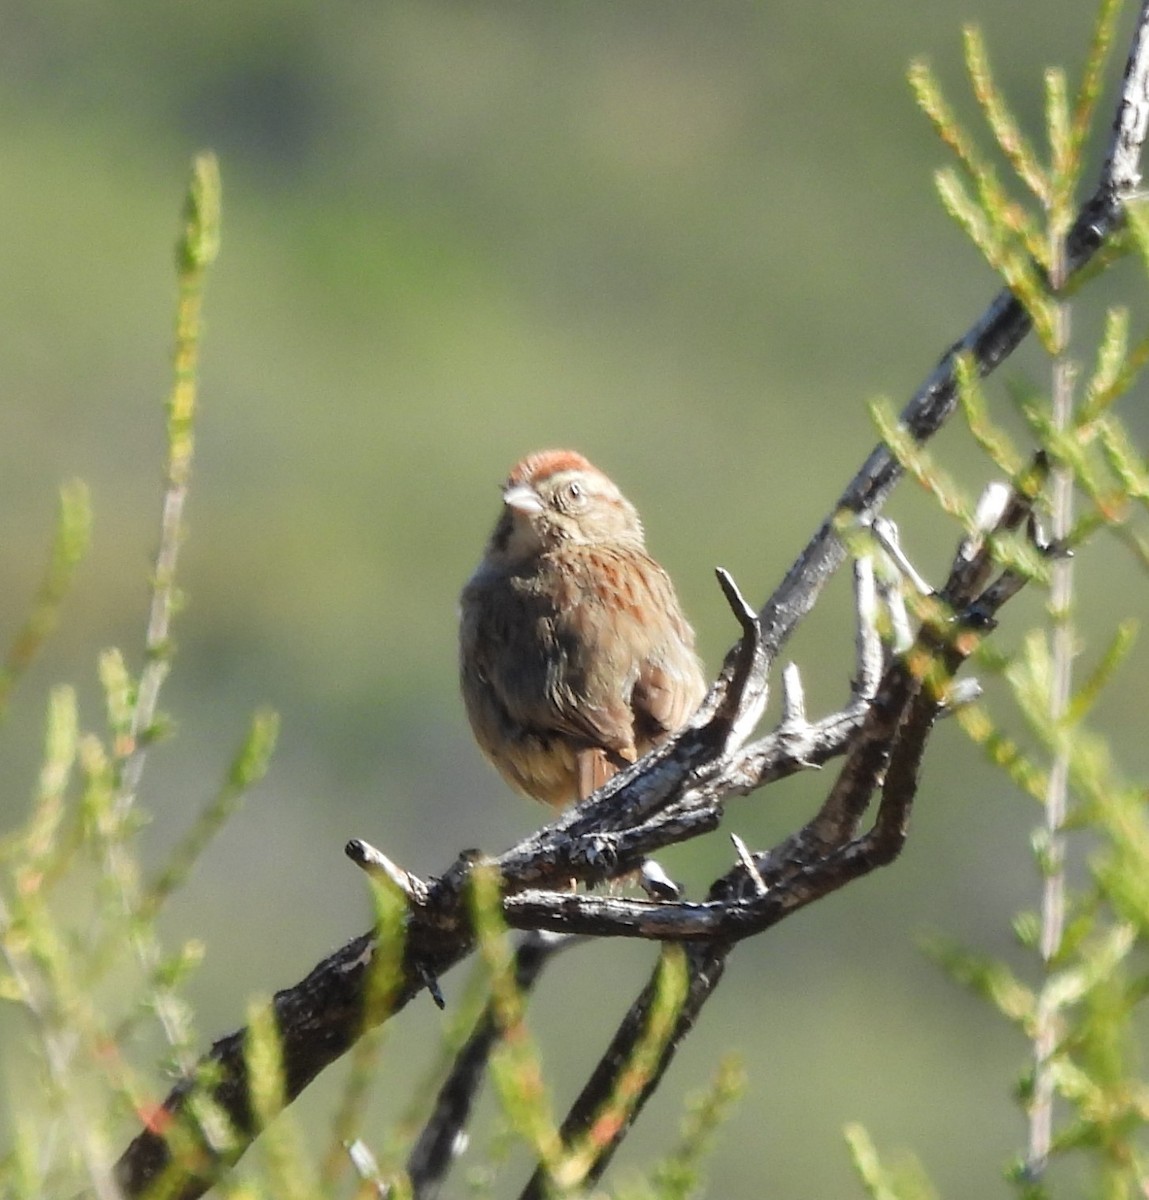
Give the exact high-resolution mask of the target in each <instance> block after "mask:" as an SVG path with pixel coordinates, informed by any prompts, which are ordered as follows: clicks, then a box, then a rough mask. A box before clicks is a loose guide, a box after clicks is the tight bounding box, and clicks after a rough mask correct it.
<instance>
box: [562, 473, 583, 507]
mask: <svg viewBox="0 0 1149 1200" xmlns="http://www.w3.org/2000/svg"><path fill="white" fill-rule="evenodd" d="M563 490H564V491H565V492H566V502H567V504H568V505H569V506H570V507H571V508H578V506H579V505H580V504H582V503H583V502H584V501H585V500H586V492H585V490H584V489H583V485H582V484H581V483H579V481H578V480H577V479H572V480H571V481H570V483H568V484H567V485H566V487H565V488H564V489H563Z"/></svg>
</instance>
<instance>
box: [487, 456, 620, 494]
mask: <svg viewBox="0 0 1149 1200" xmlns="http://www.w3.org/2000/svg"><path fill="white" fill-rule="evenodd" d="M560 471H594V472H595V473H596V474H598V473H599V472H598V468H597V467H595V466H593V465H592V464H591V463H590V462H588V461H587V460H586V459H585V458H583V456H582V455H581V454H579V453H578V452H577V451H576V450H539V451H537V452H536V453H534V454H528V455H527V457H526V458H524V459H523V460H522V461H521V462H519V463H517V464H516V465H515V468H514V470H513V471H511V473H510V475H509V476H508V477H507V486H508V487H518V486H519V485H521V484H524V483H527V484H530V483H537V482H538V480H540V479H546V478H548V477H549V476H551V475H557V474H558V473H559V472H560Z"/></svg>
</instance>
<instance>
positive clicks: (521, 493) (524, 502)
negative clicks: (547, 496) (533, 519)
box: [503, 483, 543, 516]
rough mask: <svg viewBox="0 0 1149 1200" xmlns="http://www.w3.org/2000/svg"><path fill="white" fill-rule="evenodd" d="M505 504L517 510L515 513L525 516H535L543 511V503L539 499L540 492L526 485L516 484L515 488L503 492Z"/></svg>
mask: <svg viewBox="0 0 1149 1200" xmlns="http://www.w3.org/2000/svg"><path fill="white" fill-rule="evenodd" d="M503 503H504V504H505V505H506V506H507V507H508V508H512V509H514V510H515V512H519V513H523V514H524V515H525V516H533V515H534V514H535V513H541V512H542V511H543V502H542V500H540V499H539V494H538V492H536V491H535V489H534V488H533V487H530V486H528V485H527V484H525V483H519V484H516V485H515V486H514V487H509V488H507V490H506V491H505V492H503Z"/></svg>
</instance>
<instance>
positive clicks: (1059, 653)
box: [1027, 220, 1074, 1183]
mask: <svg viewBox="0 0 1149 1200" xmlns="http://www.w3.org/2000/svg"><path fill="white" fill-rule="evenodd" d="M1051 224H1053V225H1054V226H1055V227H1056V224H1057V222H1056V220H1054V221H1052V222H1051ZM1051 241H1052V242H1053V246H1052V255H1051V262H1052V270H1051V272H1050V281H1051V284H1052V289H1053V292H1054V294H1055V295H1057V294H1058V293H1059V292H1060V291H1061V289H1062V287H1063V285H1064V282H1065V278H1066V262H1065V239H1064V236H1062V235H1061V234H1060V231H1058V230H1056V228H1055V231H1054V236H1053V237H1052V238H1051ZM1054 322H1055V339H1056V347H1057V355H1056V357H1055V359H1054V363H1053V394H1052V423H1053V428H1054V429H1055V430H1056V431H1057V432H1058V433H1059V434H1063V435H1066V436H1068V433H1069V429H1070V424H1071V421H1072V419H1073V382H1074V373H1073V364H1072V362H1071V361H1070V358H1069V355H1068V346H1069V333H1070V318H1069V305H1068V304H1067V303H1066V301H1065V300H1064V299H1060V300H1059V301H1058V302H1057V303H1056V305H1055V306H1054ZM1051 483H1052V513H1051V519H1052V526H1053V528H1052V533H1053V537H1054V539H1055V542H1061V541H1063V539H1065V538H1067V537H1068V536H1069V533H1070V531H1071V529H1072V526H1073V472H1072V468H1070V467H1069V466H1067V465H1066V464H1065V463H1063V462H1058V463H1055V465H1054V468H1053V472H1052V480H1051ZM1072 600H1073V560H1072V559H1070V558H1060V559H1058V561H1057V562H1055V563H1054V567H1053V572H1052V580H1051V592H1050V616H1051V621H1052V637H1051V641H1052V647H1051V658H1052V674H1051V679H1050V695H1049V715H1050V724H1051V727H1052V728H1053V729H1054V730H1055V731H1056V737H1057V741H1056V745H1055V748H1054V755H1053V762H1052V765H1051V767H1050V772H1049V778H1048V782H1047V784H1046V791H1045V824H1044V834H1045V837H1044V840H1043V842H1042V850H1041V868H1042V884H1041V938H1040V942H1039V949H1040V953H1041V960H1042V964H1043V966H1044V968H1045V972H1046V984H1045V986H1044V987H1043V988H1042V990H1041V993H1040V994H1039V996H1038V1002H1037V1013H1036V1020H1035V1030H1034V1037H1033V1053H1034V1081H1033V1098H1032V1101H1031V1104H1030V1108H1029V1145H1028V1154H1027V1160H1028V1167H1029V1170H1028V1176H1029V1179H1030V1181H1031V1182H1035V1183H1036V1182H1037V1181H1039V1180H1040V1179H1041V1178H1042V1176H1043V1175H1044V1173H1045V1168H1046V1165H1047V1163H1048V1160H1049V1152H1050V1149H1051V1147H1052V1144H1053V1107H1054V1063H1053V1059H1054V1054H1055V1052H1056V1049H1057V1028H1058V1013H1057V1010H1056V1007H1055V1001H1054V997H1053V993H1052V989H1051V988H1050V986H1049V975H1050V973H1051V972H1052V970H1053V967H1054V963H1055V960H1056V958H1057V955H1058V953H1059V951H1060V949H1061V944H1062V938H1063V936H1064V933H1065V835H1064V833H1063V826H1064V824H1065V816H1066V812H1067V809H1068V801H1069V742H1068V736H1067V731H1066V729H1065V728H1064V722H1065V717H1066V714H1067V713H1068V710H1069V704H1070V696H1071V690H1072V681H1073V625H1072V618H1071V609H1070V606H1071V604H1072Z"/></svg>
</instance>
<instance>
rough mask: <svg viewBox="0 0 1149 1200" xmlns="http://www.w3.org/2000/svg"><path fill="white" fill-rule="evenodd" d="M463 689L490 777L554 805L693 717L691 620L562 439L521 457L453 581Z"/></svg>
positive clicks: (697, 694)
mask: <svg viewBox="0 0 1149 1200" xmlns="http://www.w3.org/2000/svg"><path fill="white" fill-rule="evenodd" d="M459 666H460V676H461V680H462V691H463V700H464V703H465V704H466V708H467V716H468V717H469V718H470V722H471V728H472V729H473V730H474V733H475V738H476V740H477V741H478V743H479V747H480V748H481V749H482V751H483V753H484V754H485V755H486V756H487V758H489V759H490V760H491V762H492V763H493V764H494V765H495V766H496V767H497V768H498V770H499V771H500V772H501V773H502V775H503V777H504V778H505V779H506V780H507V782H508V783H510V784H511V786H512V787H514V788H516V789H517V790H519V791H521V792H525V793H526V794H527V795H528V796H532V797H534V798H535V799H536V800H542V801H544V802H545V803H547V804H552V805H555V806H556V807H560V806H562V805H565V804H568V803H570V802H571V801H573V800H578V799H582V798H583V797H585V796H588V795H590V793H591V792H593V791H594V790H595V789H596V788H598V787H600V786H601V785H602V784H603V783H605V782H606V780H607V779H609V778H610V777H611V776H612V775H613V774H614V773H615V772H616V771H617V770H619V769H620V768H622V767H624V766H625V765H626V764H627V763H632V762H634V761H635V760H636V759H637V758H638V757H640V756H641V755H642V754H645V753H646V751H647V750H649V749H650V748H651V747H652V746H654V745H657V744H658V743H659V742H660V741H662V740H663V739H664V738H665V737H667V735H668V734H670V733H672V732H673V731H674V730H676V729H678V728H679V727H680V726H681V725H683V724H684V723H685V722H686V720H687V719H688V718H689V717H690V716H692V715H693V713H694V711H695V709H696V708H697V707H698V704H699V702H700V701H701V699H702V696H703V694H704V692H705V690H706V684H705V680H704V678H703V674H702V667H701V664H700V663H699V660H698V656H697V655H696V654H695V652H694V632H693V630H692V629H691V628H690V626H689V625H688V624H687V622H686V619H685V618H684V617H683V615H682V610H681V609H680V608H679V604H678V598H677V597H676V596H675V594H674V588H673V586H672V585H671V582H670V579H669V577H668V576H667V574H666V572H665V571H664V570H663V569H662V568H661V567H660V566H659V565H658V563H656V562H655V561H654V559H652V558H651V557H650V555H649V554H647V552H646V547H645V544H644V542H643V532H642V522H641V521H640V520H639V518H638V513H637V512H635V509H634V506H633V505H632V504H631V503H630V501H628V500H627V499H626V498H625V497H624V496H623V495H622V493H621V492H620V491H619V490H618V488H617V487H615V485H614V484H613V483H612V482H611V481H610V480H609V479H608V478H607V477H606V476H605V475H604V474H603V473H602V472H601V471H599V470H597V469H596V468H595V467H593V466H591V464H590V463H589V462H587V460H586V459H585V458H583V456H582V455H581V454H576V453H575V452H574V451H573V450H544V451H541V452H540V453H537V454H532V455H530V456H529V457H527V458H524V459H523V460H522V462H520V463H519V464H518V465H517V466H516V467H515V469H514V470H513V471H512V472H511V474H510V477H509V478H508V479H507V482H506V485H505V486H504V488H503V510H502V513H501V514H500V516H499V519H498V522H497V523H496V525H495V529H494V532H493V533H492V534H491V538H490V541H489V542H488V543H487V549H486V553H485V554H484V555H483V560H482V562H481V563H480V564H479V566H478V569H477V570H476V571H475V573H474V575H472V576H471V579H470V581H469V582H468V583H467V586H466V587H465V588H464V589H463V596H462V605H461V621H460V628H459Z"/></svg>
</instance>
